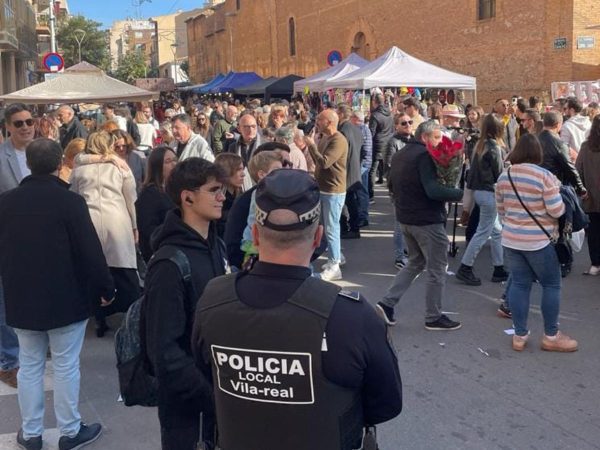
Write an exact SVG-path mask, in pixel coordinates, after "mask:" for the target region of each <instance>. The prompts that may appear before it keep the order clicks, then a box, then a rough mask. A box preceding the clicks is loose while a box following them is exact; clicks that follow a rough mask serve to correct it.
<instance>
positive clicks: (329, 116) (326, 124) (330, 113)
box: [317, 109, 340, 134]
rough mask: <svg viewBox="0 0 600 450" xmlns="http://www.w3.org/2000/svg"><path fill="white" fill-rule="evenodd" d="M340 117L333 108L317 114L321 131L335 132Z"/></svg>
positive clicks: (326, 132)
mask: <svg viewBox="0 0 600 450" xmlns="http://www.w3.org/2000/svg"><path fill="white" fill-rule="evenodd" d="M339 123H340V118H339V116H338V115H337V113H336V112H335V111H334V110H333V109H326V110H324V111H322V112H321V113H320V114H319V115H318V116H317V126H318V127H319V131H321V132H322V133H325V134H333V133H335V132H336V131H337V127H338V124H339Z"/></svg>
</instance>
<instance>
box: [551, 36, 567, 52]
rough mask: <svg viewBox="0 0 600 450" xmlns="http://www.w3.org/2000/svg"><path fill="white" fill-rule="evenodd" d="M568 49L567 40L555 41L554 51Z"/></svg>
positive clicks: (557, 39)
mask: <svg viewBox="0 0 600 450" xmlns="http://www.w3.org/2000/svg"><path fill="white" fill-rule="evenodd" d="M565 48H567V38H556V39H554V49H555V50H564V49H565Z"/></svg>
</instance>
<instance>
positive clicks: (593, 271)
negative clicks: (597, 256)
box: [584, 266, 600, 276]
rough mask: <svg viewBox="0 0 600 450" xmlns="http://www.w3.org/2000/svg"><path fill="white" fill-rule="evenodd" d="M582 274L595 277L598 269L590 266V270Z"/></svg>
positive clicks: (598, 271) (599, 271)
mask: <svg viewBox="0 0 600 450" xmlns="http://www.w3.org/2000/svg"><path fill="white" fill-rule="evenodd" d="M584 274H586V275H593V276H596V275H598V274H600V267H598V266H591V267H590V270H588V271H587V272H584Z"/></svg>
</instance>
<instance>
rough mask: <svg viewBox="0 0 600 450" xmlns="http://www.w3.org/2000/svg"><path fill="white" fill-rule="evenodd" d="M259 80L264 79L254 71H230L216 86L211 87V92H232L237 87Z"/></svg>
mask: <svg viewBox="0 0 600 450" xmlns="http://www.w3.org/2000/svg"><path fill="white" fill-rule="evenodd" d="M259 80H262V77H259V76H258V75H256V74H255V73H254V72H229V73H228V74H227V76H226V77H225V79H223V81H221V83H219V84H217V85H216V86H213V87H211V88H210V90H209V92H211V93H213V94H217V93H222V92H230V91H233V90H234V89H235V88H240V87H243V86H247V85H249V84H251V83H254V82H256V81H259Z"/></svg>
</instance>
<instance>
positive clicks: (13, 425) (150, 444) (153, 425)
mask: <svg viewBox="0 0 600 450" xmlns="http://www.w3.org/2000/svg"><path fill="white" fill-rule="evenodd" d="M392 225H393V216H392V209H391V205H390V202H389V200H388V199H387V196H386V195H385V193H384V191H383V190H381V189H378V191H377V198H376V204H375V205H374V207H373V211H372V215H371V219H370V226H369V228H366V229H363V232H362V238H361V239H359V240H353V241H344V242H343V251H344V254H345V256H346V258H347V261H348V262H347V265H346V266H345V267H344V270H343V273H344V280H343V281H342V282H341V283H340V284H341V285H343V286H346V287H349V288H352V289H355V290H360V291H361V292H363V294H364V295H365V296H366V297H367V298H368V299H369V301H370V302H371V303H373V304H374V303H375V302H377V300H379V299H380V298H381V296H382V295H383V294H384V292H385V290H386V287H387V286H388V284H389V283H390V282H391V280H392V277H393V276H394V274H395V273H396V272H397V271H396V269H395V268H394V266H393V260H394V255H393V243H392V231H391V230H392V229H393V226H392ZM449 231H450V233H451V229H450V226H449ZM459 234H460V235H461V236H462V234H463V229H460V228H459ZM458 239H459V247H460V250H464V240H463V239H462V237H459V238H458ZM460 256H461V253H459V255H458V256H457V257H456V258H450V260H449V264H450V267H449V270H450V271H454V270H456V268H457V267H458V265H459V263H460ZM588 264H589V260H588V256H587V252H586V249H584V251H583V252H582V253H579V254H577V255H576V263H575V265H574V270H573V273H572V274H571V275H570V276H569V277H568V278H566V279H565V280H564V284H563V290H562V304H561V315H560V327H561V329H562V330H563V331H564V332H565V333H567V334H569V335H571V336H573V337H575V338H576V339H577V340H578V341H579V345H580V350H579V351H578V352H576V353H573V354H557V353H547V352H542V351H541V350H540V348H539V344H540V340H541V334H542V332H543V329H542V320H541V315H540V311H539V295H540V289H539V287H537V286H536V287H534V289H533V292H532V309H531V313H530V328H531V334H532V335H531V338H530V341H529V344H528V347H527V348H526V350H525V351H524V352H523V353H516V352H514V351H513V350H512V349H511V346H510V343H511V338H510V336H508V335H507V334H505V330H508V329H510V328H511V322H510V321H509V320H506V319H500V318H498V317H496V315H495V311H496V308H497V305H498V300H497V299H498V298H499V297H500V295H501V294H502V291H503V286H502V285H500V284H495V283H491V282H489V281H484V283H483V285H482V286H481V287H475V288H474V287H467V286H465V285H463V284H460V283H458V282H457V281H456V280H455V279H454V277H452V276H449V277H448V281H447V291H446V299H445V302H444V310H445V311H447V312H449V313H451V317H452V318H453V319H454V320H459V321H461V322H462V323H463V327H462V329H460V330H457V331H453V332H431V331H427V330H425V329H424V327H423V325H424V318H423V317H424V310H425V305H424V299H423V293H424V280H417V281H416V282H415V284H414V285H413V287H411V289H410V290H409V291H408V292H407V294H406V295H405V297H404V298H403V299H402V300H401V302H400V303H399V305H398V307H397V308H396V316H397V318H398V325H397V326H396V327H394V328H393V329H392V334H393V338H394V341H395V345H396V348H397V350H398V357H399V361H400V371H401V374H402V380H403V387H404V410H403V412H402V414H401V415H400V416H399V417H397V418H396V419H394V420H392V421H390V422H389V423H386V424H383V425H381V426H379V427H378V436H379V443H380V447H381V450H396V449H418V450H421V449H422V450H429V449H432V450H433V449H445V450H450V449H540V450H542V449H543V450H550V449H574V450H588V449H599V448H600V387H599V383H598V373H600V357H599V353H598V350H599V348H600V333H599V332H598V324H599V323H600V314H599V309H600V307H599V305H600V295H599V291H600V277H590V276H583V275H582V273H583V272H584V270H586V269H587V267H588ZM475 271H476V273H477V274H478V275H479V276H481V277H482V278H483V279H484V280H489V279H490V278H491V272H492V267H491V262H490V256H489V249H488V248H487V246H486V247H484V249H483V251H482V252H481V254H480V256H479V257H478V259H477V263H476V265H475ZM111 323H112V325H113V328H115V327H116V326H118V323H119V319H118V318H117V317H114V318H113V320H112V321H111ZM112 338H113V332H112V331H111V332H109V333H108V334H107V336H106V337H105V338H103V339H98V338H96V337H95V335H94V333H93V327H92V326H90V327H89V329H88V335H87V337H86V342H85V345H84V349H83V353H82V358H81V372H82V381H81V398H80V410H81V413H82V416H83V418H84V420H86V421H88V422H101V423H102V424H103V425H104V436H103V437H102V438H101V439H100V440H99V441H97V442H96V443H94V444H92V445H90V446H89V447H88V448H90V449H109V450H121V449H126V450H152V449H159V448H160V438H159V426H158V419H157V418H156V411H155V410H154V409H149V408H141V407H135V408H127V407H125V406H123V404H122V403H119V402H118V401H117V398H118V386H117V375H116V369H115V356H114V349H113V339H112ZM51 378H52V376H51V373H48V374H47V398H46V400H47V401H46V407H47V411H46V426H47V427H48V429H47V431H46V434H45V436H44V438H45V441H46V444H45V446H44V448H45V449H56V448H57V446H56V442H57V440H58V436H57V432H56V430H55V429H54V428H53V427H55V420H54V414H53V411H52V402H51V400H52V390H51ZM19 426H20V416H19V408H18V402H17V396H16V391H14V390H12V389H10V388H8V387H5V386H4V385H2V386H0V450H12V449H15V448H17V447H16V444H15V443H14V441H15V432H16V430H17V429H18V428H19ZM249 450H250V449H249ZM252 450H255V449H252ZM282 450H284V449H282Z"/></svg>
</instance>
